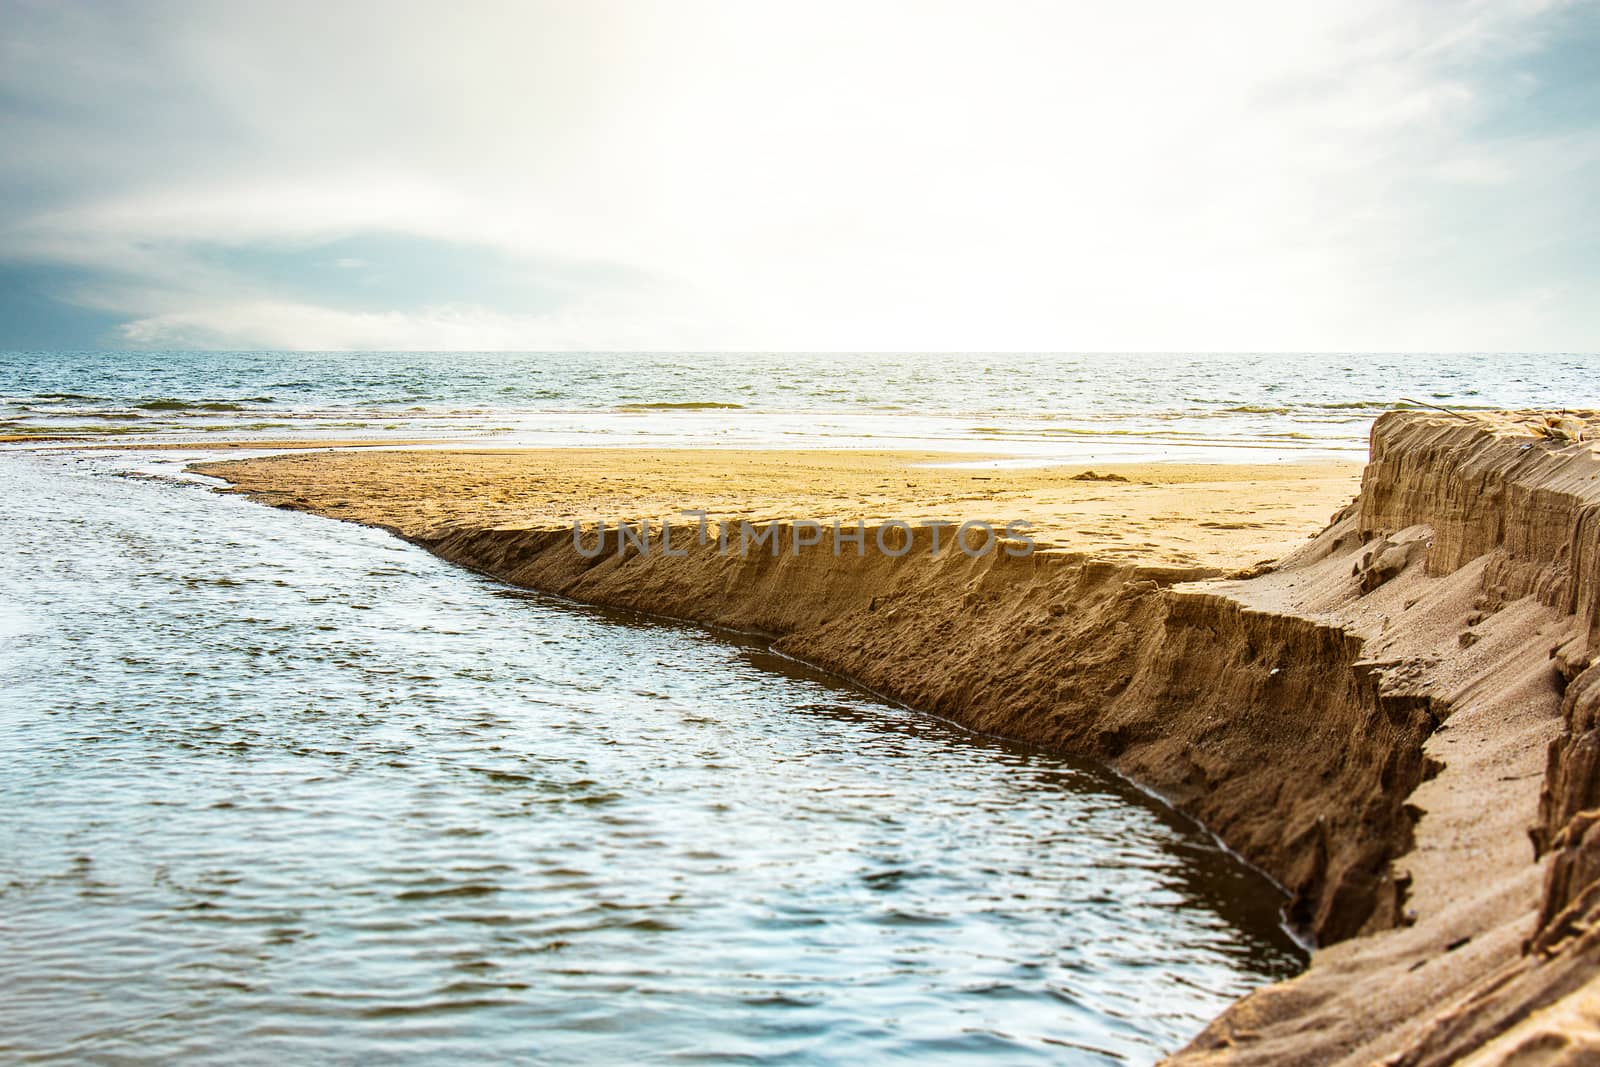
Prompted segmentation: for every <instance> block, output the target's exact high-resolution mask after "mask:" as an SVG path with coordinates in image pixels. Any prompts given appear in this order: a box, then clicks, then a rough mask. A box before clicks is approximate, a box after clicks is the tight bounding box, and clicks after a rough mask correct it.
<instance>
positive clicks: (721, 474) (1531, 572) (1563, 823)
mask: <svg viewBox="0 0 1600 1067" xmlns="http://www.w3.org/2000/svg"><path fill="white" fill-rule="evenodd" d="M1529 425H1530V422H1529V420H1528V419H1526V418H1519V417H1511V416H1506V417H1495V418H1475V419H1454V418H1450V417H1448V416H1434V415H1423V414H1416V413H1404V414H1393V415H1389V416H1385V417H1383V418H1381V419H1380V420H1379V421H1378V423H1377V424H1376V425H1375V427H1374V432H1373V454H1372V463H1371V464H1370V465H1369V466H1368V467H1367V469H1366V471H1365V474H1364V476H1363V480H1362V483H1361V493H1360V497H1359V500H1357V501H1356V502H1355V503H1354V504H1351V503H1350V501H1351V498H1352V496H1353V495H1354V491H1355V489H1356V472H1355V470H1354V469H1352V468H1339V467H1309V466H1301V465H1294V464H1280V465H1271V466H1264V467H1260V468H1241V467H1230V468H1214V467H1213V468H1178V467H1154V468H1141V469H1127V468H1117V469H1114V470H1112V471H1111V473H1115V474H1117V475H1119V476H1121V477H1124V478H1127V479H1129V480H1128V481H1126V482H1116V481H1079V480H1076V476H1077V475H1079V474H1081V473H1082V468H1051V469H1042V470H1028V469H1023V470H1004V469H1001V470H995V469H970V468H949V467H937V466H929V465H928V464H933V463H939V462H942V461H946V460H948V458H949V457H936V456H904V455H891V454H882V453H877V454H874V453H728V452H716V453H689V452H683V453H672V452H668V453H645V452H637V451H632V452H599V451H583V452H551V451H544V452H510V451H495V450H477V451H470V452H468V451H459V452H439V451H430V452H404V451H395V452H371V451H364V452H360V453H353V452H330V453H317V454H299V455H294V456H283V457H272V458H268V459H256V460H244V461H236V462H231V463H218V464H209V465H205V466H204V467H202V468H200V469H201V470H202V471H204V472H205V473H208V474H212V475H215V476H218V477H222V478H225V479H227V480H229V481H230V482H232V483H234V484H235V485H236V486H237V487H239V489H240V490H242V491H246V492H249V493H251V494H253V495H255V496H257V497H258V498H260V499H262V500H264V501H267V502H270V503H273V504H277V505H279V506H287V507H294V508H300V509H304V510H308V511H314V512H318V513H321V514H327V515H332V516H336V517H339V518H345V519H350V520H354V521H360V522H366V523H373V524H378V525H382V526H385V527H388V528H390V529H393V530H395V531H396V532H398V533H400V534H402V535H403V536H406V537H408V538H410V539H412V540H414V541H416V542H417V543H419V544H422V545H424V546H426V547H428V548H429V549H431V550H432V551H434V552H436V553H438V554H439V555H441V556H443V557H445V558H447V559H451V560H454V561H457V562H460V563H463V564H466V565H469V566H472V567H475V568H477V569H480V570H483V571H486V572H488V573H491V574H494V575H497V576H499V577H502V578H505V579H506V580H508V581H512V582H516V583H518V584H522V585H525V586H529V587H534V588H540V589H545V590H549V591H552V592H556V593H561V594H564V595H567V596H571V597H574V598H576V599H580V600H585V601H590V602H594V603H599V604H606V605H612V606H618V607H627V608H634V609H639V610H646V611H653V612H657V613H661V614H666V615H672V616H677V617H681V618H689V619H696V620H700V621H704V622H709V623H717V624H722V625H728V626H735V627H738V628H741V629H746V630H754V631H759V632H763V633H766V634H769V635H771V636H772V637H773V638H774V639H775V642H776V647H777V648H778V649H779V650H781V651H784V652H788V653H791V654H794V655H797V656H800V657H802V658H804V659H807V660H810V661H812V662H815V663H817V664H819V665H821V666H824V667H827V668H829V669H831V670H835V671H837V672H839V673H842V674H845V675H848V676H851V677H853V678H856V679H858V680H860V681H861V682H863V683H865V684H866V685H868V686H871V687H872V688H874V689H877V690H879V691H881V692H884V693H887V694H890V695H893V696H895V697H898V698H900V699H902V700H905V701H907V702H909V703H912V704H915V705H918V706H921V707H925V708H928V709H930V710H934V711H937V712H939V713H940V714H943V715H945V716H947V717H949V718H952V719H955V720H957V721H960V722H964V723H966V724H968V725H971V726H972V727H974V728H976V729H980V730H985V731H989V732H993V733H998V734H1004V735H1008V736H1012V737H1016V738H1020V739H1024V740H1028V741H1033V742H1036V743H1040V744H1045V745H1049V746H1052V747H1055V748H1058V749H1062V750H1068V751H1073V752H1079V753H1088V754H1092V755H1095V756H1098V757H1100V758H1102V759H1104V760H1106V761H1107V762H1109V763H1112V764H1113V765H1115V766H1117V767H1118V768H1119V769H1121V770H1122V771H1123V772H1125V773H1127V774H1129V775H1131V776H1132V777H1134V778H1136V779H1138V780H1139V781H1141V782H1143V783H1145V784H1147V785H1149V786H1150V787H1152V788H1154V789H1156V790H1158V791H1160V792H1161V793H1162V794H1163V795H1165V796H1167V797H1168V798H1169V799H1171V800H1172V802H1173V803H1175V804H1176V805H1178V806H1179V807H1181V808H1183V809H1184V810H1186V811H1189V812H1191V813H1193V814H1194V815H1195V816H1197V817H1198V818H1200V819H1201V820H1203V821H1204V822H1205V823H1206V824H1207V825H1208V826H1210V827H1211V828H1212V829H1213V830H1214V831H1216V832H1217V833H1218V834H1219V835H1221V836H1222V837H1223V839H1224V840H1226V841H1227V842H1228V843H1229V844H1230V845H1232V846H1233V847H1234V848H1236V849H1237V850H1239V851H1240V852H1241V853H1243V854H1244V855H1245V856H1246V857H1248V858H1249V859H1251V860H1252V861H1253V862H1255V863H1257V864H1259V865H1260V866H1262V867H1263V868H1265V869H1266V870H1267V871H1268V872H1269V873H1271V874H1273V875H1274V876H1275V877H1276V878H1277V879H1278V880H1279V881H1280V882H1282V883H1283V884H1284V885H1285V886H1286V887H1287V888H1288V889H1289V890H1290V892H1291V893H1292V894H1293V917H1294V919H1295V920H1296V921H1297V922H1298V923H1300V924H1301V925H1302V926H1303V928H1305V929H1306V930H1307V931H1309V932H1310V933H1311V934H1313V935H1314V936H1315V937H1316V938H1317V940H1318V942H1319V943H1320V944H1322V945H1323V946H1325V947H1323V948H1322V949H1320V950H1319V951H1318V952H1317V953H1316V954H1315V956H1314V957H1313V962H1312V966H1311V967H1310V969H1309V970H1308V971H1307V973H1306V974H1304V975H1302V976H1301V977H1299V978H1297V979H1294V980H1293V981H1290V982H1286V983H1280V984H1279V985H1276V986H1272V987H1269V988H1267V989H1265V990H1262V991H1259V992H1257V993H1256V994H1253V995H1252V996H1250V997H1247V998H1246V999H1245V1000H1243V1001H1241V1002H1240V1003H1239V1004H1238V1005H1236V1006H1235V1007H1233V1008H1231V1009H1230V1010H1229V1011H1228V1012H1226V1013H1224V1015H1223V1016H1221V1017H1220V1018H1219V1019H1218V1020H1217V1021H1216V1022H1215V1023H1213V1024H1212V1026H1211V1027H1209V1028H1208V1029H1207V1030H1206V1032H1204V1033H1203V1034H1201V1035H1200V1036H1199V1037H1197V1038H1196V1040H1195V1042H1194V1044H1193V1045H1191V1046H1190V1048H1189V1049H1187V1050H1185V1051H1184V1052H1183V1053H1180V1054H1179V1055H1178V1056H1177V1057H1176V1058H1175V1059H1176V1061H1177V1062H1213V1061H1215V1062H1241V1063H1243V1062H1251V1063H1257V1062H1259V1063H1332V1062H1350V1063H1368V1062H1373V1061H1375V1060H1384V1059H1386V1058H1389V1059H1390V1060H1391V1062H1395V1063H1407V1064H1412V1063H1415V1064H1422V1063H1446V1062H1453V1061H1455V1060H1457V1059H1459V1058H1460V1057H1461V1056H1462V1055H1465V1054H1469V1053H1470V1054H1476V1055H1479V1056H1482V1057H1485V1058H1486V1060H1485V1062H1501V1061H1504V1060H1505V1059H1506V1058H1507V1057H1512V1058H1517V1057H1519V1056H1523V1055H1530V1056H1531V1055H1534V1054H1535V1053H1537V1054H1539V1055H1546V1056H1554V1057H1555V1059H1548V1058H1547V1059H1541V1060H1539V1062H1563V1060H1562V1059H1561V1057H1569V1058H1570V1060H1569V1061H1570V1062H1574V1063H1576V1062H1586V1061H1585V1060H1583V1059H1582V1058H1581V1057H1583V1056H1585V1055H1589V1054H1592V1052H1593V1046H1592V1044H1589V1043H1592V1042H1593V1040H1594V1035H1595V1029H1594V1025H1593V1024H1594V1019H1595V1016H1596V1012H1597V1010H1600V1008H1597V1005H1600V995H1597V994H1600V981H1596V982H1591V979H1593V978H1594V976H1595V974H1596V973H1597V969H1596V968H1597V961H1600V928H1597V927H1596V926H1595V924H1594V920H1595V917H1596V916H1597V915H1600V829H1595V827H1600V817H1597V816H1596V813H1595V812H1593V811H1592V810H1591V809H1594V808H1600V771H1597V766H1600V756H1596V755H1595V753H1596V752H1600V727H1597V726H1596V719H1597V718H1600V672H1595V671H1590V670H1589V669H1588V667H1589V656H1590V653H1589V649H1590V646H1591V642H1592V640H1593V639H1594V637H1595V636H1596V634H1595V623H1596V619H1597V617H1600V616H1597V613H1600V457H1597V456H1596V455H1595V453H1594V452H1592V451H1591V449H1590V447H1589V446H1588V445H1586V444H1565V443H1562V442H1556V441H1549V440H1544V439H1539V438H1535V437H1534V436H1533V435H1532V433H1531V432H1530V430H1529ZM1099 473H1101V474H1104V473H1107V471H1106V469H1105V468H1102V469H1101V471H1100V472H1099ZM1347 504H1349V505H1350V506H1348V507H1346V506H1345V505H1347ZM682 508H697V509H703V510H706V511H708V512H711V513H712V514H713V515H714V516H722V517H728V518H734V519H738V518H745V519H749V520H751V521H752V522H754V521H756V520H774V521H778V522H779V523H780V524H787V523H792V522H793V520H796V519H799V518H815V519H819V520H826V519H831V518H835V517H839V518H844V519H847V520H854V519H856V518H862V519H866V520H869V522H871V521H881V520H885V519H889V518H903V519H908V520H911V519H919V518H937V519H944V520H951V521H961V520H964V519H967V518H984V519H988V520H991V521H995V522H997V523H1004V522H1006V521H1008V520H1011V519H1025V520H1028V521H1029V522H1032V523H1033V524H1034V535H1035V537H1036V538H1037V539H1038V541H1039V543H1040V545H1041V546H1042V547H1043V548H1044V549H1045V550H1044V551H1040V552H1036V553H1034V554H1032V555H1030V556H1026V557H1016V556H1013V555H1011V554H1008V553H1006V552H991V553H988V554H985V555H983V556H980V557H978V558H971V557H969V556H966V555H964V554H962V553H959V552H954V553H952V552H948V551H947V552H945V553H943V554H941V555H939V556H938V557H935V556H933V555H932V554H931V553H929V552H927V551H922V550H920V549H921V548H922V547H923V543H920V542H919V546H918V548H919V550H918V551H913V552H911V553H909V554H907V555H905V556H904V557H901V558H897V559H896V558H888V557H886V556H884V555H882V554H880V553H876V552H870V551H869V552H867V553H866V554H864V555H859V556H858V555H853V554H851V553H850V552H848V551H846V552H845V553H843V554H841V555H834V554H833V552H831V551H830V550H829V548H828V546H827V545H826V544H824V545H821V546H816V547H809V548H805V549H803V550H801V551H799V552H790V551H784V552H782V553H780V554H779V555H777V556H773V555H770V554H768V553H766V552H760V553H750V554H745V555H741V554H739V553H737V552H734V553H724V552H721V551H719V550H718V547H717V544H716V542H715V540H714V539H713V540H711V541H710V542H709V543H707V544H700V543H698V542H697V541H696V540H695V539H694V537H693V536H692V533H691V532H690V527H689V525H688V524H689V522H690V520H687V519H685V520H683V522H684V523H685V526H684V527H683V530H682V534H683V536H681V537H679V538H678V540H677V541H676V545H677V546H679V547H680V548H682V549H685V550H686V551H687V555H686V556H684V557H682V558H674V557H668V556H665V555H664V554H662V553H659V552H657V553H651V554H641V553H639V552H637V551H635V550H630V549H628V548H627V547H626V546H623V548H622V550H621V551H606V552H603V553H601V554H600V555H598V556H596V557H594V558H588V557H586V556H585V555H583V554H582V553H580V552H578V551H576V550H575V548H574V543H573V539H572V534H571V529H570V525H569V524H570V521H571V520H572V519H573V518H574V517H577V518H581V519H584V520H589V521H592V520H593V519H596V518H604V519H607V520H614V519H617V518H634V517H638V516H650V517H658V516H663V515H666V516H671V515H673V514H675V513H676V512H677V511H678V510H679V509H682ZM1335 511H1337V512H1338V514H1336V515H1334V518H1333V521H1332V522H1331V524H1330V523H1329V521H1328V518H1329V514H1330V513H1332V512H1335ZM790 529H791V528H790V527H789V526H787V525H782V526H781V532H784V533H785V534H786V535H787V533H788V532H790ZM1319 530H1320V533H1319V532H1318V531H1319ZM1312 534H1315V536H1314V537H1311V538H1310V539H1308V535H1312ZM1280 556H1283V557H1285V558H1283V560H1282V562H1281V563H1280V564H1278V565H1277V566H1276V567H1271V568H1263V567H1260V566H1258V564H1259V563H1260V562H1261V561H1262V560H1264V559H1268V558H1277V557H1280ZM1530 830H1535V832H1534V833H1533V835H1532V838H1531V840H1530V834H1529V831H1530ZM1536 846H1537V850H1538V851H1537V854H1536ZM1552 856H1553V857H1554V859H1553V860H1552V859H1551V857H1552ZM1530 1062H1531V1060H1530Z"/></svg>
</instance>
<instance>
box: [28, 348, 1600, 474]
mask: <svg viewBox="0 0 1600 1067" xmlns="http://www.w3.org/2000/svg"><path fill="white" fill-rule="evenodd" d="M1597 369H1600V356H1596V355H1593V354H1512V355H1507V354H1466V355H1434V354H1394V355H1373V354H1348V355H1325V354H1316V355H1295V354H1278V355H1249V354H1246V355H1226V354H1223V355H1185V354H1164V355H1038V354H1031V355H1007V354H981V355H966V356H960V355H928V354H899V355H878V354H820V355H819V354H812V355H789V354H771V353H747V354H659V353H656V354H630V353H618V354H571V353H568V354H561V353H371V352H349V353H323V354H317V353H310V354H307V353H292V354H291V353H275V352H243V353H171V352H119V353H107V352H82V353H59V352H28V353H17V352H12V353H3V354H0V433H47V432H49V433H61V432H73V433H95V434H105V433H111V434H116V435H119V436H126V435H130V434H132V435H138V436H140V437H154V438H163V437H166V438H171V437H180V436H181V437H193V436H196V435H205V434H217V433H225V434H235V435H237V434H246V433H270V434H273V435H276V436H294V435H318V436H328V435H336V436H367V437H382V436H386V435H387V436H391V437H417V436H424V437H435V436H437V437H461V436H471V437H484V436H488V437H492V438H498V439H502V440H505V441H507V442H513V441H515V442H527V443H536V444H558V445H559V444H583V443H604V444H652V443H654V444H711V445H716V444H731V445H751V444H769V445H770V444H781V445H784V446H788V447H795V446H807V445H828V446H836V447H837V446H844V447H862V446H871V447H886V446H910V445H915V446H933V447H947V448H957V449H963V450H982V451H986V452H999V453H1015V454H1018V455H1032V456H1041V457H1050V456H1071V457H1086V458H1093V457H1099V458H1104V459H1115V458H1130V459H1149V458H1154V459H1161V458H1168V459H1205V458H1218V457H1220V458H1251V459H1257V458H1263V457H1268V456H1295V455H1310V454H1316V455H1323V454H1342V455H1355V454H1358V453H1359V452H1360V451H1361V450H1362V449H1363V448H1364V447H1365V441H1366V433H1367V427H1368V425H1369V424H1370V422H1371V420H1372V418H1373V417H1374V416H1375V415H1377V414H1378V413H1380V412H1382V411H1384V410H1387V409H1388V408H1389V407H1391V406H1400V405H1401V404H1402V400H1401V398H1403V397H1404V398H1410V399H1411V400H1414V401H1419V402H1422V403H1431V404H1441V405H1445V406H1449V407H1453V408H1457V409H1465V410H1470V409H1483V408H1502V407H1510V408H1520V407H1530V406H1533V407H1555V408H1559V407H1600V384H1597V383H1600V376H1597V375H1596V373H1595V371H1596V370H1597Z"/></svg>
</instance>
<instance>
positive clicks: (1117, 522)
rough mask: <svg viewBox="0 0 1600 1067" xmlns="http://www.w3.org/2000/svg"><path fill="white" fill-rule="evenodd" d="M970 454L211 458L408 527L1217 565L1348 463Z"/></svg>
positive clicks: (263, 486)
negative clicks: (756, 530)
mask: <svg viewBox="0 0 1600 1067" xmlns="http://www.w3.org/2000/svg"><path fill="white" fill-rule="evenodd" d="M980 462H985V461H983V460H981V459H975V458H974V457H972V456H970V455H954V454H945V453H932V452H927V453H924V452H868V451H786V452H775V451H728V450H690V449H681V450H666V451H653V450H652V451H646V450H642V449H529V450H512V449H482V448H479V449H450V450H429V451H375V450H363V451H362V452H360V453H352V452H348V451H334V452H317V453H311V454H303V455H297V456H292V457H273V458H268V459H262V460H243V461H238V462H230V463H229V464H228V465H227V467H226V468H225V469H224V470H220V471H218V473H220V474H221V476H223V477H225V478H226V479H227V480H229V481H230V482H233V483H235V484H237V485H239V486H240V487H242V488H245V489H248V490H249V491H251V492H252V493H254V494H256V495H257V496H259V497H260V498H261V499H263V500H265V501H267V502H269V503H278V504H285V505H288V506H294V507H301V508H305V509H306V510H313V511H317V512H319V513H321V514H326V515H332V516H335V517H338V518H346V519H351V520H354V521H357V522H367V523H375V524H378V525H383V526H389V527H392V528H395V529H398V530H400V531H402V532H404V533H407V534H417V533H421V532H423V531H426V530H428V529H431V528H433V527H436V526H439V525H441V524H445V523H450V522H462V521H467V522H472V523H474V524H477V525H496V524H513V523H515V524H524V525H528V526H541V525H551V526H568V525H570V524H571V522H572V521H573V520H574V519H578V520H582V521H583V522H584V523H585V524H586V525H587V524H589V523H592V522H593V521H595V520H596V519H604V520H605V521H606V522H608V523H610V522H613V521H617V520H629V519H636V518H640V517H647V518H651V519H661V518H673V519H676V520H678V521H688V520H683V519H681V518H679V516H678V512H679V511H680V510H682V509H700V510H703V511H706V512H708V513H709V514H710V515H711V517H712V518H713V519H718V518H730V519H772V518H782V519H797V518H811V519H816V520H819V521H824V522H826V521H829V520H832V519H835V518H838V519H842V520H845V521H847V522H851V521H854V520H856V519H865V520H867V522H868V523H869V524H871V523H872V522H874V521H875V520H884V519H891V518H898V519H903V520H906V521H908V522H915V521H918V520H949V521H954V522H962V521H966V520H968V519H984V520H989V521H993V522H996V523H998V524H1002V525H1003V524H1004V523H1006V522H1009V521H1011V520H1013V519H1021V520H1024V521H1027V522H1029V523H1031V524H1032V533H1033V536H1034V538H1035V540H1036V541H1037V542H1038V543H1039V544H1040V546H1041V547H1044V546H1046V545H1052V546H1055V547H1058V548H1064V549H1069V550H1071V551H1077V552H1085V553H1088V554H1091V555H1094V556H1097V557H1101V558H1105V559H1110V560H1139V561H1141V562H1149V563H1167V564H1175V565H1179V566H1206V567H1215V568H1219V569H1222V570H1236V569H1241V568H1246V567H1249V566H1251V565H1253V564H1256V563H1260V562H1262V561H1264V560H1272V559H1276V558H1277V557H1279V556H1281V555H1283V554H1284V553H1285V552H1286V551H1288V550H1290V549H1292V548H1294V547H1295V546H1296V545H1297V544H1298V543H1300V542H1301V541H1303V540H1305V539H1306V538H1307V537H1308V536H1310V535H1311V534H1314V533H1316V532H1317V531H1318V530H1320V529H1321V528H1322V527H1323V526H1325V525H1326V524H1327V522H1328V517H1329V515H1330V514H1331V513H1332V512H1334V511H1336V510H1338V509H1339V508H1340V507H1342V506H1344V505H1345V504H1347V503H1349V502H1350V500H1351V499H1352V498H1353V497H1354V496H1355V493H1356V490H1357V489H1358V488H1359V485H1360V475H1361V466H1360V465H1359V464H1356V463H1338V462H1319V463H1306V462H1289V461H1285V462H1278V463H1261V464H1249V465H1243V464H1175V463H1168V464H1156V463H1152V464H1140V465H1126V464H1125V465H1110V466H1107V465H1099V466H1096V467H1095V468H1093V470H1092V471H1091V470H1090V469H1089V468H1087V467H1084V466H1082V465H1064V466H1051V467H1021V468H1018V467H1000V466H995V465H993V462H994V461H989V462H990V465H989V466H986V467H984V468H982V469H975V468H974V467H972V466H971V464H974V463H980ZM951 464H961V466H951ZM196 469H197V470H200V471H202V472H205V471H207V470H208V469H209V468H208V467H207V466H205V465H201V466H199V467H197V468H196ZM1088 474H1093V475H1096V476H1099V477H1100V478H1106V476H1111V478H1110V479H1108V480H1086V479H1085V476H1086V475H1088Z"/></svg>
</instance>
